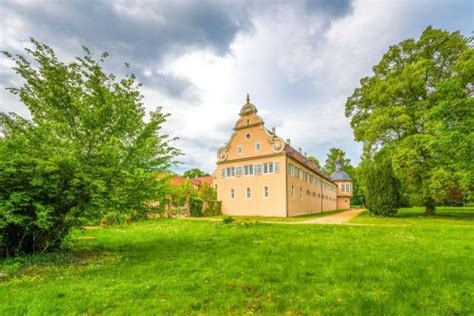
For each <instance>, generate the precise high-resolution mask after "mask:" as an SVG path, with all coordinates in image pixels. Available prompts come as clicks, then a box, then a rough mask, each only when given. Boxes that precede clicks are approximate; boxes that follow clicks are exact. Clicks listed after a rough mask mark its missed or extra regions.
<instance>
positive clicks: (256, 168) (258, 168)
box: [253, 164, 263, 175]
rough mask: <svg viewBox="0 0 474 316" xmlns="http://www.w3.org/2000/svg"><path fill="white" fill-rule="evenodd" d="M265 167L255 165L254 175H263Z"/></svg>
mask: <svg viewBox="0 0 474 316" xmlns="http://www.w3.org/2000/svg"><path fill="white" fill-rule="evenodd" d="M262 171H263V166H262V164H255V165H253V174H255V175H259V174H262Z"/></svg>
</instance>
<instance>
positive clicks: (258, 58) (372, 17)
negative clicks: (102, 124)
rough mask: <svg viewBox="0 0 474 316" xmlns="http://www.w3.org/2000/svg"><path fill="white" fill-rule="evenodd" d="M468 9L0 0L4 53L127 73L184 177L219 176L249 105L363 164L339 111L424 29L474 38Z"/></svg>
mask: <svg viewBox="0 0 474 316" xmlns="http://www.w3.org/2000/svg"><path fill="white" fill-rule="evenodd" d="M473 16H474V12H473V2H472V1H457V0H451V1H436V0H432V1H415V0H407V1H403V0H385V1H384V0H377V1H376V0H354V1H349V0H332V1H331V0H314V1H311V0H307V1H304V0H302V1H297V0H295V1H271V0H259V1H250V0H249V1H236V0H235V1H197V0H195V1H184V0H175V1H158V0H155V1H140V0H132V1H127V0H125V1H122V0H119V1H112V0H109V1H105V0H68V1H66V0H64V1H44V0H43V1H39V0H38V1H35V0H24V1H8V0H0V50H8V51H12V52H17V51H21V50H22V49H23V48H24V47H25V45H27V42H28V38H29V37H30V36H33V37H35V38H36V39H37V40H39V41H42V42H45V43H47V44H49V45H50V46H51V47H53V49H55V50H56V52H57V53H58V55H59V56H61V57H62V58H63V59H65V60H71V59H72V58H73V56H75V55H77V54H79V53H80V45H81V44H83V45H85V46H87V47H89V48H90V49H91V50H92V52H93V53H95V54H96V55H97V56H98V55H100V54H101V53H102V52H104V51H107V52H109V54H110V58H109V59H108V61H107V63H106V67H107V70H109V71H111V72H114V73H117V74H123V73H124V71H125V70H124V67H123V65H124V63H125V62H129V63H130V64H131V65H132V70H133V72H134V73H135V74H136V75H137V77H138V79H139V81H141V82H142V83H143V90H142V92H143V94H144V96H145V105H146V107H147V109H149V110H152V109H154V108H155V107H156V106H163V108H164V109H165V111H167V112H169V113H171V114H172V116H171V117H170V119H169V121H168V122H167V124H166V126H165V129H166V131H167V132H169V133H170V134H171V135H173V136H177V137H179V138H180V139H179V141H177V142H176V143H175V145H176V146H177V147H179V148H180V149H182V150H183V151H184V152H185V154H186V155H185V156H184V157H183V158H182V161H183V162H184V164H183V165H181V166H180V167H179V168H178V169H177V171H180V170H183V169H187V168H192V167H199V168H202V169H204V170H206V171H208V172H211V171H212V170H213V168H214V163H215V160H216V150H217V149H218V148H219V147H220V146H222V145H223V144H224V143H225V142H226V141H227V139H228V137H229V136H230V134H231V132H232V126H233V123H234V122H235V121H236V120H237V118H238V112H239V110H240V107H241V106H242V105H243V104H244V100H245V95H246V94H247V93H249V94H250V97H251V99H252V102H253V103H254V104H255V105H256V106H257V108H258V110H259V114H260V115H261V116H262V117H263V119H264V120H265V123H266V126H267V127H268V128H270V127H272V126H275V127H276V130H277V134H278V135H279V136H281V137H282V138H284V139H286V138H290V139H291V141H292V145H294V146H295V147H302V148H303V151H305V152H307V153H308V154H313V155H315V156H316V157H317V158H318V159H320V160H321V161H324V159H325V157H326V154H327V152H328V150H329V148H331V147H339V148H342V149H343V150H345V151H346V152H347V153H348V156H349V158H351V159H352V161H353V162H354V163H358V162H359V156H360V153H361V146H360V144H357V143H356V142H354V140H353V134H352V130H351V128H350V125H349V120H348V119H347V118H345V116H344V103H345V100H346V98H347V97H348V96H350V95H351V94H352V91H353V89H354V88H355V87H357V85H358V82H359V80H360V78H361V77H363V76H366V75H369V74H370V72H371V68H372V66H373V65H375V64H376V63H377V62H378V61H379V60H380V58H381V57H382V54H383V53H384V52H385V51H386V50H387V48H388V46H389V45H392V44H395V43H398V42H399V41H401V40H403V39H405V38H408V37H413V38H416V37H418V36H419V35H420V33H421V32H422V30H423V29H424V28H426V27H427V26H428V25H432V26H434V27H437V28H443V29H447V30H451V31H454V30H460V31H461V32H462V33H463V34H464V35H466V36H470V35H472V30H473V29H474V25H473V18H472V17H473ZM10 66H11V65H10V64H9V63H8V62H7V61H6V60H5V59H4V58H3V57H2V58H1V59H0V111H14V112H17V113H19V114H21V115H24V116H28V111H27V110H26V108H25V107H24V106H22V105H21V104H20V103H18V101H17V100H16V99H15V97H13V96H11V95H9V94H8V92H7V91H5V89H4V88H5V87H9V86H14V85H18V84H19V83H20V82H19V81H18V78H16V77H15V75H14V74H13V73H12V71H11V69H10Z"/></svg>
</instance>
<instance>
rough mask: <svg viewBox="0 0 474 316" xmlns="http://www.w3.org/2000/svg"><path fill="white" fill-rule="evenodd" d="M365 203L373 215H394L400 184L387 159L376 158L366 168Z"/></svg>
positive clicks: (397, 204)
mask: <svg viewBox="0 0 474 316" xmlns="http://www.w3.org/2000/svg"><path fill="white" fill-rule="evenodd" d="M366 177H367V182H366V193H367V195H366V205H367V208H368V209H369V211H370V212H371V213H372V214H375V215H382V216H394V215H396V214H397V209H398V207H399V205H400V184H399V182H398V180H397V179H396V178H395V175H394V174H393V170H392V165H391V162H390V160H389V159H380V158H379V159H376V161H375V162H372V163H370V164H369V165H368V168H367V169H366Z"/></svg>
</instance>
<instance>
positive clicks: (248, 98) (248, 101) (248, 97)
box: [247, 93, 250, 104]
mask: <svg viewBox="0 0 474 316" xmlns="http://www.w3.org/2000/svg"><path fill="white" fill-rule="evenodd" d="M249 103H250V96H249V94H248V93H247V104H249Z"/></svg>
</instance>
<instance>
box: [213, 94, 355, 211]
mask: <svg viewBox="0 0 474 316" xmlns="http://www.w3.org/2000/svg"><path fill="white" fill-rule="evenodd" d="M239 115H240V118H239V119H238V120H237V122H236V123H235V125H234V132H233V133H232V135H231V136H230V139H229V141H228V142H227V143H226V144H225V146H223V147H221V148H220V149H219V150H218V153H217V159H218V160H217V167H216V171H215V173H214V181H213V184H214V185H215V186H216V188H217V199H218V200H220V201H222V213H223V214H225V215H247V216H248V215H251V216H282V217H287V216H297V215H304V214H312V213H320V212H324V211H331V210H336V209H348V208H350V198H351V196H352V180H351V178H350V177H349V176H348V175H347V173H345V172H344V171H343V170H342V169H341V165H340V162H339V161H338V162H337V163H336V171H335V172H334V173H333V174H332V175H331V176H328V175H326V174H324V172H322V171H321V170H320V169H319V168H318V167H316V166H315V165H314V164H313V163H311V162H310V161H309V160H308V159H307V157H306V156H305V155H304V154H303V153H302V152H301V150H296V149H294V148H293V147H291V145H290V141H289V140H286V141H284V140H283V139H282V138H281V137H279V136H277V135H276V132H275V129H274V128H272V130H268V129H266V128H265V126H264V122H263V120H262V118H261V117H260V116H258V115H257V108H256V107H255V105H253V104H252V103H250V99H249V97H248V95H247V102H246V104H244V106H243V107H242V109H241V111H240V113H239Z"/></svg>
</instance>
